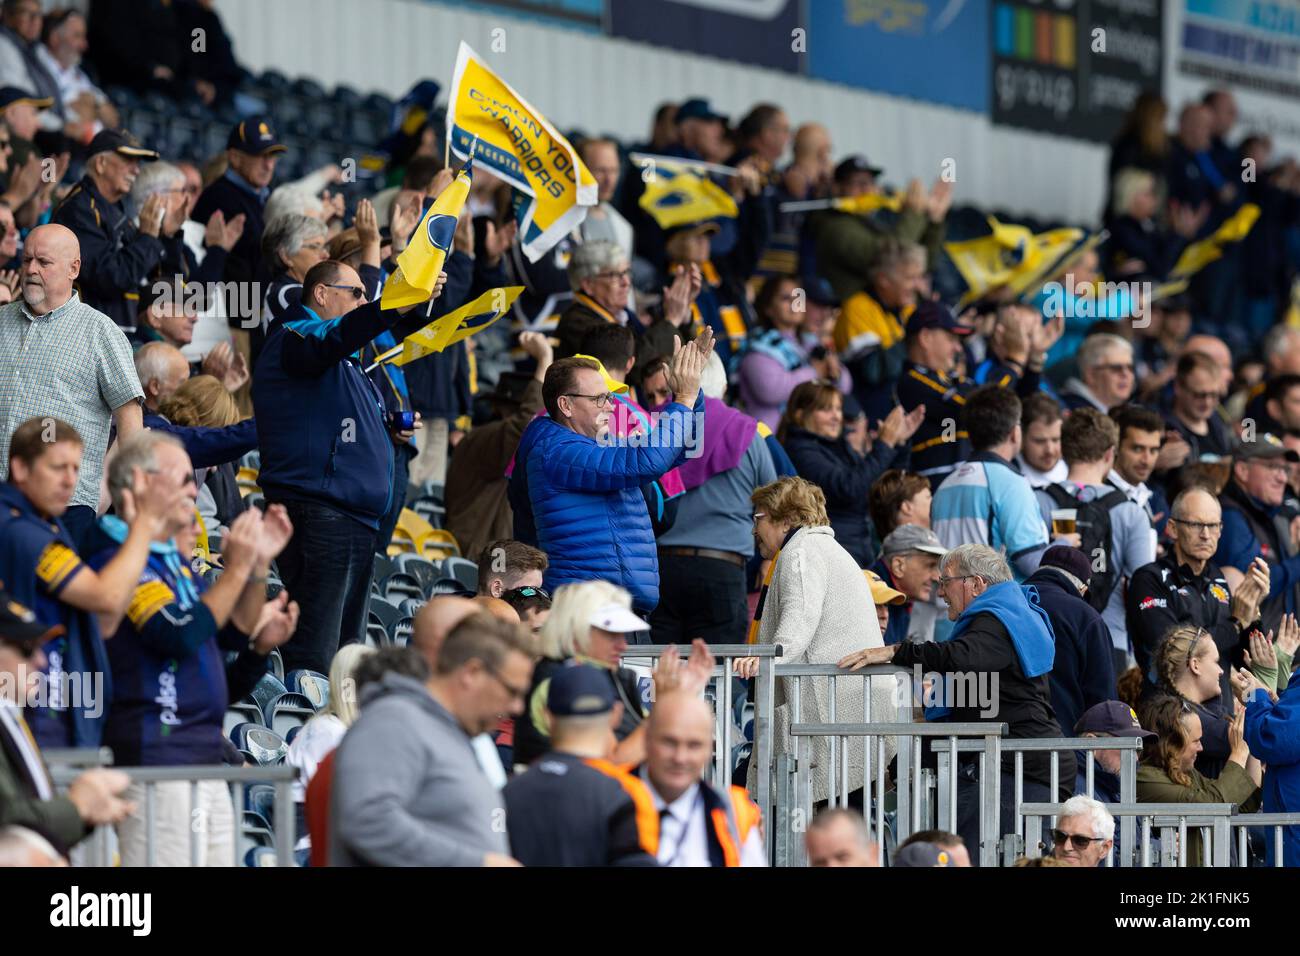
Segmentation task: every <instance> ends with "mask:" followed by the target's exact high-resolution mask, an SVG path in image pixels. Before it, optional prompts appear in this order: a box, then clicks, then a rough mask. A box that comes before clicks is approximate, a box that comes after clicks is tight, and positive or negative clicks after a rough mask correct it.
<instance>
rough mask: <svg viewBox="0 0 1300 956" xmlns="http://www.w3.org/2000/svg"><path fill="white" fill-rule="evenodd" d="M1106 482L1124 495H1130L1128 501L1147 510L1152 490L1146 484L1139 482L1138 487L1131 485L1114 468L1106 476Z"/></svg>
mask: <svg viewBox="0 0 1300 956" xmlns="http://www.w3.org/2000/svg"><path fill="white" fill-rule="evenodd" d="M1106 480H1107V481H1109V482H1110V483H1111V484H1112V485H1114V486H1115V487H1116V488H1118V489H1119V490H1120V491H1122V492H1124V494H1126V495H1128V500H1129V501H1132V502H1133V503H1134V504H1136V505H1137V506H1138V507H1139V508H1143V509H1145V508H1146V506H1147V502H1148V501H1150V500H1151V489H1150V488H1148V487H1147V486H1146V482H1144V481H1139V482H1138V483H1137V484H1136V485H1131V484H1129V483H1128V482H1127V481H1125V480H1124V478H1123V477H1122V476H1121V475H1120V473H1119V472H1118V471H1116V470H1115V469H1114V468H1112V469H1111V470H1110V474H1109V475H1107V476H1106Z"/></svg>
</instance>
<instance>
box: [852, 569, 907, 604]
mask: <svg viewBox="0 0 1300 956" xmlns="http://www.w3.org/2000/svg"><path fill="white" fill-rule="evenodd" d="M862 573H863V574H864V575H866V577H867V584H868V586H870V588H871V600H872V601H874V602H875V603H877V604H906V603H907V595H906V594H904V593H903V592H902V591H896V590H894V589H893V588H891V587H890V586H889V585H888V584H886V583H885V579H884V578H882V577H881V576H880V575H879V574H877V573H876V572H875V571H868V570H864V571H863V572H862Z"/></svg>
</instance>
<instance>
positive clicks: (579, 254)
mask: <svg viewBox="0 0 1300 956" xmlns="http://www.w3.org/2000/svg"><path fill="white" fill-rule="evenodd" d="M625 262H627V253H626V252H625V251H624V249H623V247H622V246H620V245H619V244H618V243H617V242H611V241H609V240H608V239H598V240H596V241H595V242H584V243H583V244H582V245H580V246H578V247H577V248H576V249H574V250H573V255H572V256H571V257H570V259H569V287H570V288H572V289H573V291H574V292H577V291H578V289H580V288H581V287H582V280H583V279H590V278H591V277H592V276H595V275H599V274H600V273H602V272H604V271H605V270H606V269H611V268H613V267H614V266H616V265H618V264H619V263H625Z"/></svg>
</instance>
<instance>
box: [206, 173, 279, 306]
mask: <svg viewBox="0 0 1300 956" xmlns="http://www.w3.org/2000/svg"><path fill="white" fill-rule="evenodd" d="M268 195H269V194H268ZM265 205H266V202H265V200H263V199H262V198H261V196H258V195H256V194H255V193H251V192H249V191H248V190H247V189H245V188H244V187H243V186H241V185H239V184H238V183H236V182H235V181H234V180H233V179H231V178H230V175H229V173H227V174H226V175H224V176H222V177H220V178H219V179H217V180H216V181H214V182H213V183H212V185H211V186H209V187H208V188H207V189H205V190H203V193H202V195H200V196H199V199H198V202H196V203H195V204H194V210H193V211H192V212H191V213H190V218H191V219H193V220H194V221H195V222H202V223H206V222H207V221H208V220H209V219H211V218H212V214H213V213H214V212H216V211H217V210H218V209H220V210H221V212H222V214H223V215H224V216H225V217H226V222H230V220H231V219H233V218H235V216H237V215H239V214H240V213H241V212H242V213H243V214H244V233H243V235H241V236H240V237H239V241H238V242H236V243H235V247H234V248H233V249H231V250H230V255H229V256H228V257H227V258H226V274H225V279H226V281H227V282H248V281H250V280H252V279H255V278H258V277H259V274H258V264H259V263H260V262H261V260H262V230H263V229H265V228H266V219H265V216H264V214H263V213H264V207H265Z"/></svg>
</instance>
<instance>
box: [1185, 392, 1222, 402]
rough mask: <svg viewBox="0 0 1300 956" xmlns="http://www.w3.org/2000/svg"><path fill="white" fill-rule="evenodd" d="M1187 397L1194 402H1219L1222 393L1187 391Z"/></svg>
mask: <svg viewBox="0 0 1300 956" xmlns="http://www.w3.org/2000/svg"><path fill="white" fill-rule="evenodd" d="M1187 396H1188V398H1190V399H1192V401H1195V402H1220V401H1223V393H1222V392H1219V391H1213V390H1211V391H1208V392H1188V393H1187Z"/></svg>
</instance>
